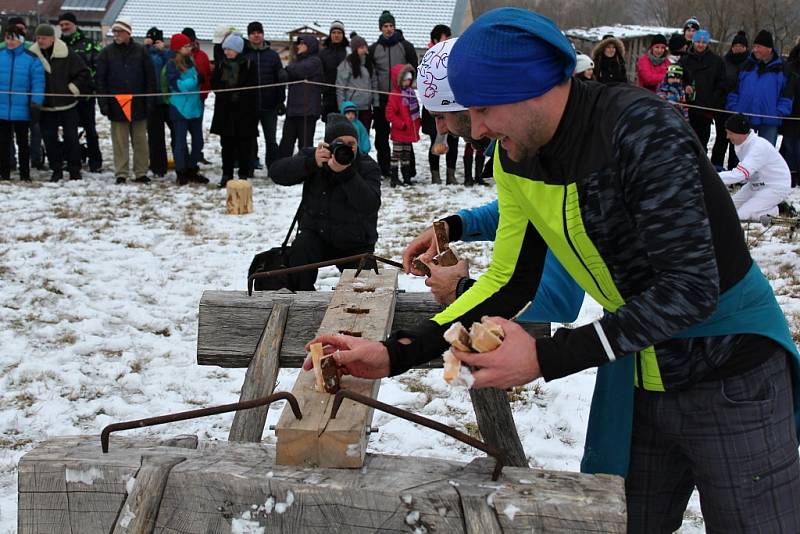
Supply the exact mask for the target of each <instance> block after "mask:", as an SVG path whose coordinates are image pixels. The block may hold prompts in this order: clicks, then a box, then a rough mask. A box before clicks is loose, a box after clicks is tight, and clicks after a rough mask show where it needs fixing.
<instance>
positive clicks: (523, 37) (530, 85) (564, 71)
mask: <svg viewBox="0 0 800 534" xmlns="http://www.w3.org/2000/svg"><path fill="white" fill-rule="evenodd" d="M574 70H575V49H574V48H573V47H572V44H570V42H569V40H568V39H567V37H566V36H565V35H564V34H563V33H562V32H561V30H559V29H558V26H556V25H555V23H554V22H553V21H552V20H550V19H549V18H547V17H544V16H542V15H539V14H538V13H534V12H532V11H526V10H524V9H519V8H515V7H503V8H500V9H493V10H492V11H489V12H487V13H486V14H484V15H482V16H481V17H478V19H477V20H476V21H475V22H473V23H472V25H471V26H470V27H469V28H467V31H465V32H464V34H463V35H462V36H461V37H460V38H459V40H458V42H457V43H456V45H455V46H454V47H453V50H452V52H451V54H450V58H449V61H448V65H447V74H448V78H449V81H450V87H451V88H452V90H453V93H454V94H455V97H456V101H458V103H459V104H461V105H462V106H465V107H473V106H489V105H499V104H510V103H513V102H521V101H522V100H527V99H529V98H534V97H537V96H540V95H543V94H544V93H546V92H547V91H549V90H550V89H552V88H553V87H555V86H556V85H558V84H560V83H562V82H564V81H566V80H568V79H569V78H570V77H571V76H572V73H573V71H574Z"/></svg>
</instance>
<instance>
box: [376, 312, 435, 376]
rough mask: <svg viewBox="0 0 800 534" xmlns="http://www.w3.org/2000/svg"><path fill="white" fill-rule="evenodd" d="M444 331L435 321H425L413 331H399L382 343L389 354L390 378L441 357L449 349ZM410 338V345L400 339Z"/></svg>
mask: <svg viewBox="0 0 800 534" xmlns="http://www.w3.org/2000/svg"><path fill="white" fill-rule="evenodd" d="M443 331H444V329H443V328H442V327H441V326H439V325H438V324H436V323H434V322H433V321H425V322H424V323H423V324H422V325H420V326H418V327H416V328H415V329H414V330H413V331H412V330H397V331H396V332H394V333H392V335H391V336H389V338H388V339H387V340H386V341H383V342H382V343H383V344H384V346H385V347H386V350H387V351H388V352H389V376H396V375H399V374H402V373H405V372H406V371H408V370H409V369H411V368H412V367H414V366H416V365H420V364H423V363H426V362H429V361H431V360H433V359H434V358H436V357H438V356H441V354H442V353H443V352H444V351H445V350H446V349H447V347H448V344H447V341H445V340H444V337H443V336H442V333H443ZM402 338H408V339H410V340H411V343H409V344H408V345H406V344H403V343H400V339H402Z"/></svg>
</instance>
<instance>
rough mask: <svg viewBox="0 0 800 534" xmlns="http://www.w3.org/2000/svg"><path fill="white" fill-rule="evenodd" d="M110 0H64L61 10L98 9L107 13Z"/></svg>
mask: <svg viewBox="0 0 800 534" xmlns="http://www.w3.org/2000/svg"><path fill="white" fill-rule="evenodd" d="M107 6H108V0H64V3H63V4H61V11H98V12H102V13H105V12H106V7H107Z"/></svg>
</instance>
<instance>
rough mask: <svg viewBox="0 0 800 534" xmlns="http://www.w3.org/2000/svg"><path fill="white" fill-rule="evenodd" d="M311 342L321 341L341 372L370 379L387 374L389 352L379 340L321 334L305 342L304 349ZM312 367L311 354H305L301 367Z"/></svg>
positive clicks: (307, 368)
mask: <svg viewBox="0 0 800 534" xmlns="http://www.w3.org/2000/svg"><path fill="white" fill-rule="evenodd" d="M312 343H322V344H323V346H324V351H325V354H326V355H328V354H333V359H334V360H335V361H336V366H337V367H338V369H339V372H340V373H341V374H345V375H353V376H357V377H359V378H372V379H375V378H383V377H386V376H389V352H388V351H387V350H386V347H385V346H384V345H383V343H381V342H379V341H369V340H367V339H364V338H360V337H353V336H343V335H339V334H321V335H319V336H317V337H315V338H314V339H312V340H311V341H309V342H308V343H306V351H308V350H309V346H310V345H311V344H312ZM313 367H314V364H313V363H312V362H311V356H310V355H309V356H306V360H305V361H304V362H303V369H305V370H306V371H308V370H310V369H311V368H313Z"/></svg>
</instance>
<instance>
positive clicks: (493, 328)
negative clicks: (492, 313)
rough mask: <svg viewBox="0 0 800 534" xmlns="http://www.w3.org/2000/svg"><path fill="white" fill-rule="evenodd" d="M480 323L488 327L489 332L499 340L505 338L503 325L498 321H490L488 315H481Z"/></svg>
mask: <svg viewBox="0 0 800 534" xmlns="http://www.w3.org/2000/svg"><path fill="white" fill-rule="evenodd" d="M481 324H482V325H483V326H485V327H486V328H488V329H489V332H491V333H492V334H494V335H496V336H497V337H499V338H500V341H502V340H503V339H505V337H506V333H505V332H503V327H502V326H500V325H499V324H498V323H496V322H494V321H492V320H491V319H489V317H488V316H486V315H484V316H483V317H481Z"/></svg>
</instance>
